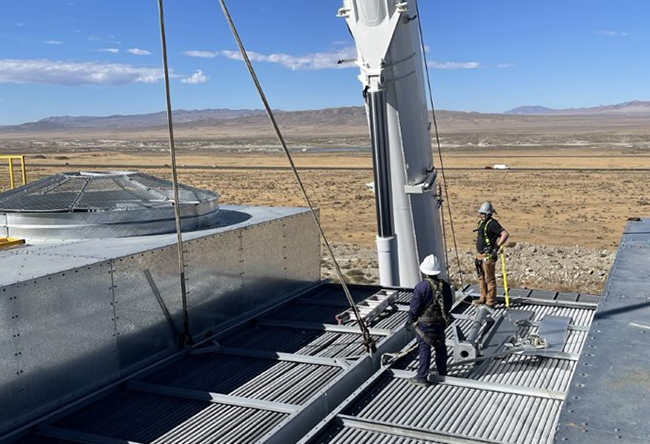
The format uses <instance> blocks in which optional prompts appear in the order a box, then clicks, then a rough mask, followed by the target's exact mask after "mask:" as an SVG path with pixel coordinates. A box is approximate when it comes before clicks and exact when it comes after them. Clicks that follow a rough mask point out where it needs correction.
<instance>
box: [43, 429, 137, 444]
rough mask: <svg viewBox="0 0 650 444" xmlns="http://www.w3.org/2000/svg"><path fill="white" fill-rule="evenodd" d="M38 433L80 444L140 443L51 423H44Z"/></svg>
mask: <svg viewBox="0 0 650 444" xmlns="http://www.w3.org/2000/svg"><path fill="white" fill-rule="evenodd" d="M36 433H37V434H38V435H41V436H46V437H48V438H54V439H63V440H66V441H72V442H77V443H80V444H140V443H139V442H137V441H128V440H126V439H117V438H108V437H106V436H100V435H93V434H92V433H85V432H78V431H76V430H69V429H62V428H60V427H54V426H51V425H42V426H39V427H38V428H37V429H36Z"/></svg>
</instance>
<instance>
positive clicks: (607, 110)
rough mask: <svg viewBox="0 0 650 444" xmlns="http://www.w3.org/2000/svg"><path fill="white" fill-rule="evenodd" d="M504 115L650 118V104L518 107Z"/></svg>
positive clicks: (625, 103) (635, 101) (634, 102)
mask: <svg viewBox="0 0 650 444" xmlns="http://www.w3.org/2000/svg"><path fill="white" fill-rule="evenodd" d="M504 114H511V115H517V116H641V115H648V116H650V102H647V101H646V102H644V101H640V100H633V101H631V102H623V103H619V104H617V105H601V106H594V107H592V108H567V109H553V108H546V107H544V106H520V107H518V108H515V109H511V110H510V111H506V112H505V113H504Z"/></svg>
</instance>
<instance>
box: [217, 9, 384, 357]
mask: <svg viewBox="0 0 650 444" xmlns="http://www.w3.org/2000/svg"><path fill="white" fill-rule="evenodd" d="M219 4H220V5H221V9H222V10H223V13H224V16H225V18H226V21H227V22H228V26H229V27H230V31H231V32H232V35H233V37H234V38H235V42H236V43H237V46H238V48H239V52H240V53H241V56H242V58H243V60H244V63H245V64H246V67H247V68H248V73H249V74H250V76H251V78H252V80H253V83H254V84H255V88H256V89H257V92H258V94H259V96H260V99H261V100H262V103H263V105H264V109H265V110H266V114H267V116H268V117H269V120H270V121H271V125H272V126H273V129H274V130H275V134H276V136H277V138H278V140H279V142H280V145H281V146H282V150H283V151H284V154H285V156H286V158H287V160H288V161H289V165H290V166H291V171H292V172H293V175H294V177H295V179H296V182H297V183H298V187H299V188H300V191H301V193H302V196H303V198H304V199H305V202H306V203H307V206H309V210H310V211H311V215H312V217H313V218H314V223H315V224H316V226H317V227H318V231H319V232H320V235H321V237H322V239H323V243H324V244H325V247H326V248H327V251H328V253H329V256H330V258H331V259H332V263H333V264H334V269H335V270H336V274H337V276H338V278H339V280H340V281H341V286H342V287H343V292H344V293H345V296H346V298H347V299H348V303H349V304H350V308H352V310H353V311H354V314H355V316H356V318H357V322H358V324H359V328H360V329H361V333H362V336H363V346H364V348H365V349H366V351H367V352H369V353H372V352H374V351H375V350H376V344H375V341H374V339H373V338H372V337H371V336H370V331H369V330H368V327H367V326H366V324H365V322H364V321H363V319H362V318H361V313H360V312H359V309H358V308H357V306H356V304H355V303H354V299H353V298H352V295H351V294H350V290H349V288H348V286H347V284H346V283H345V279H344V277H343V273H342V272H341V269H340V267H339V264H338V262H337V261H336V257H335V256H334V251H333V250H332V247H331V246H330V243H329V241H328V240H327V237H326V236H325V232H324V231H323V227H322V226H321V223H320V221H319V220H318V216H317V215H316V210H315V209H314V206H313V205H312V202H311V199H310V198H309V195H308V194H307V190H306V189H305V186H304V184H303V182H302V179H301V178H300V174H298V170H297V168H296V165H295V163H294V161H293V158H292V157H291V153H290V152H289V148H288V147H287V144H286V142H285V140H284V136H283V135H282V132H281V131H280V127H279V125H278V123H277V121H276V120H275V115H274V114H273V111H272V109H271V106H270V105H269V102H268V100H267V98H266V94H265V93H264V90H263V89H262V85H261V84H260V82H259V80H258V78H257V74H256V73H255V69H254V68H253V65H252V63H251V61H250V58H249V57H248V53H247V52H246V49H245V48H244V45H243V43H242V41H241V39H240V37H239V33H238V32H237V28H236V27H235V24H234V22H233V20H232V17H231V16H230V13H229V12H228V8H227V7H226V4H225V1H224V0H219Z"/></svg>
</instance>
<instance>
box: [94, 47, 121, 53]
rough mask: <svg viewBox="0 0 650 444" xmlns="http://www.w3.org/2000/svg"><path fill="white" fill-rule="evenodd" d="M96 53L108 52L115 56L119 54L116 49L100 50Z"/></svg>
mask: <svg viewBox="0 0 650 444" xmlns="http://www.w3.org/2000/svg"><path fill="white" fill-rule="evenodd" d="M98 51H99V52H110V53H111V54H117V53H118V52H120V50H119V49H117V48H100V49H98Z"/></svg>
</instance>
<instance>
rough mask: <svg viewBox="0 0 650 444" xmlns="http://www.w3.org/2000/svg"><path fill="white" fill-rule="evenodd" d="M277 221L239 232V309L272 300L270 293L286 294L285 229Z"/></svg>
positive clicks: (288, 287)
mask: <svg viewBox="0 0 650 444" xmlns="http://www.w3.org/2000/svg"><path fill="white" fill-rule="evenodd" d="M282 228H283V227H282V222H281V221H270V222H265V223H262V224H259V225H258V226H256V227H255V229H254V230H252V229H248V228H247V229H245V230H243V231H242V250H243V261H244V262H243V264H242V265H243V270H244V274H243V282H244V288H243V290H244V291H243V309H244V311H248V310H255V309H259V308H260V307H264V306H267V305H269V304H270V303H271V302H273V300H274V299H275V298H274V297H273V295H274V294H287V291H286V290H290V289H291V286H290V285H289V283H288V279H287V274H288V273H287V271H288V267H287V249H286V236H287V234H286V232H284V230H283V229H282Z"/></svg>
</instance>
